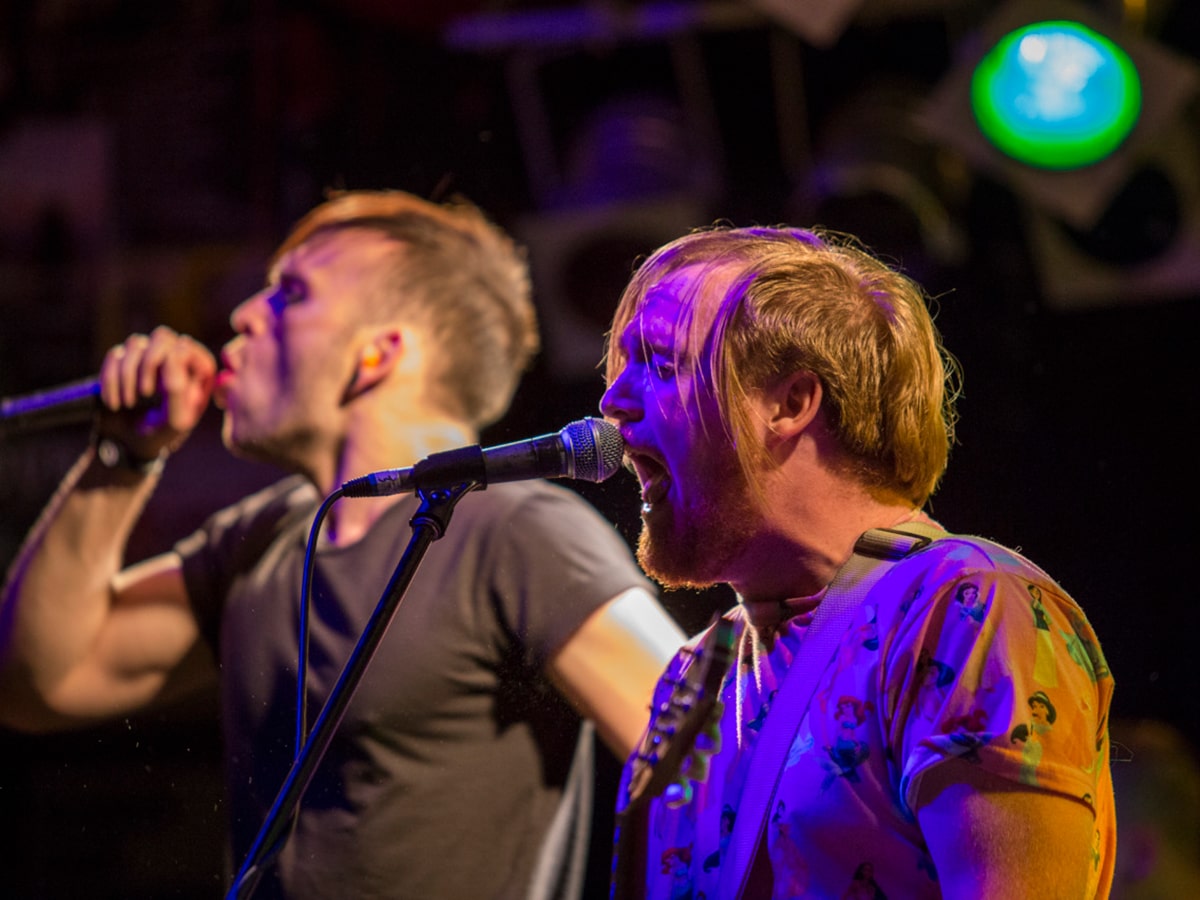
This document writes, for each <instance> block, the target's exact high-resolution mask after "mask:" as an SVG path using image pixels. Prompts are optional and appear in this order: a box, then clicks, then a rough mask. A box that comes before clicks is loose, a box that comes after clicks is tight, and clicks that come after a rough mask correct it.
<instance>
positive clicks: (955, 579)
mask: <svg viewBox="0 0 1200 900" xmlns="http://www.w3.org/2000/svg"><path fill="white" fill-rule="evenodd" d="M726 618H728V619H731V620H732V621H733V622H734V623H735V628H736V630H737V637H736V640H737V642H738V648H739V652H738V662H737V663H736V664H734V665H733V666H732V667H731V670H730V672H729V673H728V674H727V675H726V677H725V681H724V683H723V686H722V689H721V702H722V704H723V708H724V714H723V715H722V718H721V721H720V725H719V728H720V733H719V738H718V739H717V740H716V741H715V746H716V747H717V748H719V749H717V750H716V751H715V753H714V754H713V755H712V757H711V758H710V759H709V760H708V766H707V777H706V778H705V779H704V781H703V782H700V783H692V784H690V785H689V788H690V790H688V791H685V792H684V793H683V802H680V799H679V797H678V796H675V798H674V799H670V800H668V799H665V798H658V799H655V800H653V801H651V803H650V805H649V809H648V813H647V827H646V835H645V839H646V842H647V843H646V859H647V871H646V888H647V890H646V896H647V897H648V898H693V900H700V898H710V900H711V898H716V897H717V896H718V892H717V885H718V883H719V880H720V876H721V867H722V862H723V861H724V858H725V855H726V852H727V848H728V844H729V838H730V835H731V834H732V832H733V828H734V823H735V822H736V819H737V814H738V806H739V802H740V800H741V797H742V794H743V787H744V785H745V782H746V780H747V778H748V777H749V772H750V771H751V769H752V768H753V766H752V762H751V758H752V756H753V750H754V748H755V743H756V739H757V737H758V734H759V732H760V730H761V728H762V726H763V723H764V722H765V721H766V720H767V718H768V717H769V716H773V715H778V714H784V713H780V712H779V711H778V710H777V709H773V708H772V700H773V699H774V697H775V694H776V693H777V691H778V690H779V689H780V687H781V686H782V684H783V678H784V675H785V674H786V673H787V671H788V668H789V666H790V665H791V663H792V661H793V659H794V658H795V657H796V655H797V653H803V649H802V648H803V639H804V634H805V631H806V629H807V627H808V623H809V622H810V621H811V614H805V615H799V616H794V617H792V618H791V619H789V620H787V621H785V622H783V623H782V624H780V625H777V626H768V627H763V628H756V627H755V625H754V624H751V622H750V621H748V618H749V619H753V618H754V616H753V613H752V612H751V615H750V616H749V617H748V616H747V610H746V609H744V608H742V607H737V608H735V609H734V610H733V611H731V612H730V613H727V614H726ZM687 661H688V656H687V655H686V654H681V655H680V656H677V657H676V659H675V660H674V661H673V662H672V663H671V664H670V666H669V667H668V669H667V670H666V672H665V673H664V678H663V680H662V682H660V684H659V688H658V693H657V695H656V697H655V708H659V707H660V705H661V704H662V703H663V702H665V700H666V698H667V697H668V696H669V693H670V690H671V685H672V684H673V683H677V682H678V681H679V678H680V674H681V670H682V669H683V668H684V667H685V666H686V665H687ZM1112 690H1113V679H1112V676H1111V674H1110V672H1109V670H1108V667H1107V665H1106V664H1105V662H1104V657H1103V655H1102V653H1101V651H1100V646H1099V643H1098V641H1097V639H1096V636H1095V634H1094V633H1093V631H1092V629H1091V627H1090V625H1089V624H1088V622H1087V619H1086V617H1085V616H1084V614H1083V612H1082V611H1081V610H1080V608H1079V606H1078V605H1077V604H1076V603H1075V601H1073V600H1072V599H1071V598H1070V597H1069V596H1067V594H1066V593H1065V592H1064V591H1063V590H1062V588H1060V587H1059V586H1058V585H1057V584H1056V583H1055V582H1054V581H1053V580H1051V579H1050V578H1049V577H1048V576H1047V575H1046V574H1045V573H1044V572H1042V571H1041V570H1040V569H1038V568H1037V567H1036V566H1034V565H1033V564H1032V563H1030V562H1028V561H1027V560H1025V559H1023V558H1022V557H1020V556H1019V555H1018V554H1016V553H1014V552H1012V551H1009V550H1007V549H1005V548H1002V547H999V546H998V545H996V544H992V543H990V542H986V541H982V540H979V539H975V538H965V537H959V536H952V537H946V538H943V539H941V540H939V541H936V542H934V543H933V544H931V545H930V546H928V547H926V548H925V549H923V550H921V551H919V552H916V553H914V554H912V555H910V556H909V557H907V558H905V559H903V560H901V561H899V562H897V563H896V564H895V565H894V566H893V567H892V568H891V570H890V571H889V572H887V573H886V574H885V575H884V576H883V578H882V579H880V581H879V582H878V583H877V584H876V585H875V586H874V587H873V588H872V589H871V591H870V593H869V594H868V595H867V597H866V600H865V601H864V602H863V603H862V604H861V605H860V606H859V608H858V609H857V610H856V611H855V613H854V618H853V623H852V624H851V626H850V627H849V628H848V629H847V630H846V632H845V634H844V636H843V637H842V638H841V640H840V642H839V644H838V646H837V650H836V652H835V653H834V654H833V655H832V657H831V658H830V659H829V661H828V665H827V666H826V668H825V669H824V670H823V672H822V674H821V675H820V677H819V678H818V680H817V682H816V689H815V692H814V694H813V697H812V701H811V704H810V705H809V707H808V709H807V711H806V712H805V713H804V715H803V717H802V718H801V719H800V721H799V722H798V723H797V724H796V727H795V730H794V738H793V740H792V743H791V746H790V750H789V751H788V753H787V756H786V760H785V761H783V763H782V772H781V773H779V784H778V787H777V790H776V793H775V794H774V796H773V798H772V802H771V808H770V809H769V811H768V814H767V829H766V834H767V851H768V854H769V859H770V868H771V873H772V878H773V896H774V897H777V898H783V897H806V896H808V897H823V898H828V897H844V898H857V897H871V898H882V897H913V898H920V897H939V896H941V890H940V888H939V883H938V875H937V870H936V867H935V866H934V863H933V860H932V858H931V857H930V855H929V852H928V850H927V848H926V845H925V842H924V840H923V838H922V834H921V830H920V827H919V826H918V823H917V819H916V815H915V806H916V799H917V792H918V784H919V781H920V778H921V776H922V775H923V774H924V773H926V772H928V771H929V770H930V769H931V768H932V767H934V766H936V765H938V764H939V763H940V762H942V761H944V760H947V759H951V758H960V759H962V760H965V761H967V762H968V763H970V764H972V765H977V766H980V767H982V768H983V769H985V770H987V771H988V772H990V773H993V774H995V775H998V776H1000V777H1002V778H1005V779H1008V780H1011V781H1013V782H1017V783H1019V784H1022V785H1026V786H1028V787H1030V788H1033V789H1036V790H1042V791H1049V792H1053V793H1056V794H1060V795H1063V796H1065V797H1070V798H1073V799H1075V800H1077V801H1078V802H1081V803H1084V804H1086V805H1087V806H1088V807H1089V808H1091V810H1092V811H1093V813H1094V816H1095V829H1094V835H1095V836H1094V840H1093V845H1092V847H1091V848H1090V851H1089V857H1088V859H1087V861H1086V862H1087V866H1088V871H1089V873H1090V879H1089V880H1090V885H1089V893H1088V895H1089V896H1106V895H1107V893H1108V889H1109V886H1110V884H1111V879H1112V869H1113V862H1114V852H1115V844H1116V824H1115V818H1114V809H1113V798H1112V783H1111V777H1110V774H1111V773H1110V770H1109V763H1108V759H1109V756H1108V754H1109V747H1108V727H1107V725H1108V710H1109V704H1110V701H1111V697H1112ZM632 765H633V760H632V759H631V760H630V763H629V764H627V765H626V769H625V776H624V779H623V787H622V791H623V793H622V796H624V785H625V784H627V783H628V780H629V778H630V773H631V767H632ZM774 774H775V773H773V772H768V773H763V772H761V771H757V770H756V771H755V772H754V777H755V778H762V777H768V778H769V777H772V776H773V775H774Z"/></svg>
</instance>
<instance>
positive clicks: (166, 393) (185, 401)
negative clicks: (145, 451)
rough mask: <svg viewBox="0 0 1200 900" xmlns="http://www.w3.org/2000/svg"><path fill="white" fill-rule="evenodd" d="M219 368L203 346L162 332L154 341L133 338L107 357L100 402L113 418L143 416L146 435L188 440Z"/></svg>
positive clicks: (149, 337) (167, 330)
mask: <svg viewBox="0 0 1200 900" xmlns="http://www.w3.org/2000/svg"><path fill="white" fill-rule="evenodd" d="M216 368H217V366H216V360H215V359H214V358H213V355H212V353H210V352H209V351H208V349H207V348H206V347H205V346H204V345H203V344H201V343H199V342H198V341H196V340H194V339H193V338H190V337H188V336H187V335H181V334H179V333H178V332H176V331H174V330H172V329H170V328H167V327H165V326H160V327H158V328H155V329H154V331H152V332H151V333H150V334H149V335H145V334H133V335H130V336H129V337H128V338H126V339H125V340H124V341H123V342H122V343H120V344H117V345H116V346H114V347H113V348H112V349H110V350H109V351H108V353H106V354H105V356H104V361H103V362H102V363H101V367H100V398H101V400H102V402H103V404H104V406H105V407H106V408H107V409H109V410H111V411H113V412H125V411H131V410H132V411H137V412H139V413H140V415H139V416H138V421H140V425H138V426H137V428H138V431H139V432H141V433H143V434H149V433H150V432H159V431H165V432H166V433H167V434H166V435H165V436H166V437H172V436H173V435H171V434H170V433H172V432H173V433H174V434H175V435H183V434H186V433H187V432H189V431H191V429H192V428H194V427H195V425H196V423H197V421H199V419H200V416H201V415H202V414H203V413H204V410H205V408H206V407H207V405H208V400H209V397H210V395H211V394H212V386H213V380H214V377H215V375H216ZM151 400H153V401H154V402H153V403H150V402H148V401H151ZM131 424H132V423H131Z"/></svg>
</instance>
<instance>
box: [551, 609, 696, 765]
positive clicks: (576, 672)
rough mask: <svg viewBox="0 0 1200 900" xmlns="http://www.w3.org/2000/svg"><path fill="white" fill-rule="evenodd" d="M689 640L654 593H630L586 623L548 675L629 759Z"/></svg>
mask: <svg viewBox="0 0 1200 900" xmlns="http://www.w3.org/2000/svg"><path fill="white" fill-rule="evenodd" d="M685 640H686V638H685V636H684V633H683V631H681V630H680V628H679V626H678V625H677V624H676V623H675V620H674V619H672V618H671V617H670V615H669V614H668V613H667V612H666V610H664V609H663V608H662V606H661V605H660V604H659V602H658V601H657V600H656V599H655V598H654V597H653V596H652V595H651V594H650V593H648V592H647V591H645V590H642V589H641V588H630V589H629V590H628V591H625V592H624V593H623V594H619V595H617V596H616V597H614V598H613V599H612V600H610V601H609V602H608V603H606V604H605V605H604V606H602V607H601V608H600V609H598V610H597V611H596V612H595V613H593V614H592V615H591V617H589V618H588V620H587V621H586V622H584V624H583V626H582V627H581V628H580V629H579V630H578V631H577V632H575V634H574V635H573V636H572V637H571V639H570V640H569V641H568V642H567V644H566V645H565V646H564V647H563V648H562V649H561V650H560V651H559V652H558V653H557V654H556V655H555V657H554V659H553V660H551V662H550V674H551V677H552V678H553V680H554V682H555V684H556V685H558V688H559V690H561V691H562V692H563V694H564V695H565V696H566V697H567V698H568V699H570V700H571V701H572V702H573V703H574V704H575V706H576V708H577V709H579V710H580V712H581V713H582V714H583V715H585V716H587V717H588V718H590V719H592V720H594V721H595V723H596V728H597V729H598V730H599V733H600V736H601V737H602V738H603V739H604V742H605V743H606V744H607V745H608V746H609V748H610V749H611V750H612V751H613V753H615V754H616V755H617V758H618V759H625V758H626V757H627V756H628V755H629V754H630V753H631V752H632V751H633V749H634V748H635V747H636V746H637V744H638V741H639V740H640V738H641V736H642V732H643V731H644V730H645V728H646V722H647V720H648V719H649V716H650V712H649V710H650V699H651V696H652V695H653V693H654V686H655V684H656V683H657V681H658V677H659V675H661V674H662V671H663V669H665V668H666V665H667V663H668V662H669V661H670V659H671V657H672V656H673V655H674V654H675V651H676V650H678V649H679V647H680V645H682V644H683V642H684V641H685Z"/></svg>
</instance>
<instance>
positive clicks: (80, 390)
mask: <svg viewBox="0 0 1200 900" xmlns="http://www.w3.org/2000/svg"><path fill="white" fill-rule="evenodd" d="M99 409H100V379H99V378H84V379H82V380H81V381H73V382H71V383H70V384H64V385H61V386H59V387H54V388H49V389H48V390H44V391H37V392H36V393H32V394H23V395H22V396H20V397H5V398H2V399H0V435H3V434H5V433H7V432H9V431H13V432H17V431H36V430H38V429H41V428H52V427H54V426H57V425H73V424H75V423H76V422H86V421H87V420H88V419H90V418H91V417H92V416H94V415H95V414H96V412H97V410H99Z"/></svg>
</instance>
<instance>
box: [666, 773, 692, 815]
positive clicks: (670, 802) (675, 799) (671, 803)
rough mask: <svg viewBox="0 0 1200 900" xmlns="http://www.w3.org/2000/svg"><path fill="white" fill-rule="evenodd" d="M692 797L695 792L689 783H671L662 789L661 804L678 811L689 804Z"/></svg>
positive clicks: (685, 780) (684, 781)
mask: <svg viewBox="0 0 1200 900" xmlns="http://www.w3.org/2000/svg"><path fill="white" fill-rule="evenodd" d="M694 795H695V791H694V790H693V789H692V783H691V782H690V781H688V780H687V779H684V780H683V781H673V782H671V783H670V784H668V785H667V786H666V787H665V788H664V789H663V802H664V803H665V804H666V805H667V807H668V808H670V809H679V807H681V806H687V805H688V804H689V803H691V802H692V797H693V796H694Z"/></svg>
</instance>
